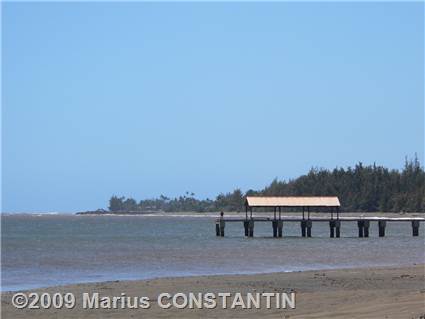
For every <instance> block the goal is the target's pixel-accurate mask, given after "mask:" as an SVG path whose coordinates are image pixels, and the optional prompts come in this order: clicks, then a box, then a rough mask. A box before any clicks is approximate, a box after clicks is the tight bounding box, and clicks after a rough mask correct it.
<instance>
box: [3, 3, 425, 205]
mask: <svg viewBox="0 0 425 319" xmlns="http://www.w3.org/2000/svg"><path fill="white" fill-rule="evenodd" d="M424 121H425V118H424V3H421V2H416V3H413V2H411V3H365V2H363V3H338V2H328V3H307V2H305V3H278V2H274V3H193V2H192V3H190V2H187V3H152V2H145V3H143V2H139V3H121V4H120V3H84V2H78V3H54V2H50V3H49V2H46V3H3V12H2V211H3V212H53V211H56V212H75V211H81V210H91V209H97V208H106V207H107V205H108V200H109V198H110V196H111V195H119V196H128V197H134V198H135V199H137V200H140V199H145V198H152V197H157V196H159V195H161V194H164V195H167V196H172V197H173V196H179V195H181V194H184V193H185V192H186V191H189V192H193V193H195V196H196V197H198V198H206V197H209V198H214V197H215V196H216V195H217V194H219V193H220V192H230V191H232V190H233V189H235V188H237V187H239V188H241V189H242V190H243V191H246V190H248V189H260V188H263V187H264V186H265V185H267V184H268V183H270V182H271V181H272V180H273V179H274V178H278V179H290V178H295V177H297V176H299V175H302V174H304V173H307V172H308V170H309V169H310V168H311V167H323V168H328V169H332V168H334V167H337V166H338V167H347V166H354V165H355V164H356V163H358V162H359V161H361V162H363V163H364V164H373V163H374V162H376V163H377V164H379V165H384V166H387V167H389V168H394V169H400V168H402V167H403V164H404V159H405V157H406V156H408V157H410V158H412V157H413V156H414V155H415V153H417V154H418V157H419V159H420V160H421V162H422V163H423V158H424Z"/></svg>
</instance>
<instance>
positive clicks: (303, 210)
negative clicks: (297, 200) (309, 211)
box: [303, 206, 304, 220]
mask: <svg viewBox="0 0 425 319" xmlns="http://www.w3.org/2000/svg"><path fill="white" fill-rule="evenodd" d="M303 220H304V206H303Z"/></svg>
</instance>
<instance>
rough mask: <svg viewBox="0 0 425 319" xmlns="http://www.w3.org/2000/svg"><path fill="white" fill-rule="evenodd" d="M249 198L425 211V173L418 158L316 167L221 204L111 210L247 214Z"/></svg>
mask: <svg viewBox="0 0 425 319" xmlns="http://www.w3.org/2000/svg"><path fill="white" fill-rule="evenodd" d="M246 195H251V196H255V195H264V196H338V197H339V199H340V201H341V204H342V208H343V210H345V211H364V212H372V211H382V212H401V211H404V212H425V172H424V169H423V167H421V166H420V163H419V161H418V159H417V157H415V158H414V160H407V159H406V161H405V165H404V168H403V170H402V171H398V170H390V169H388V168H385V167H382V166H377V165H375V164H373V165H370V166H364V165H363V164H362V163H358V164H357V165H356V166H355V167H354V168H351V167H348V168H346V169H344V168H335V169H333V170H326V169H318V168H312V169H311V170H310V171H309V172H308V174H306V175H302V176H300V177H298V178H296V179H294V180H289V181H284V180H283V181H279V180H277V179H274V180H273V181H272V182H271V184H270V185H268V186H267V187H265V188H264V189H262V190H259V191H254V190H252V189H250V190H248V191H247V192H246V193H245V194H244V193H243V192H242V191H241V190H240V189H236V190H234V191H233V192H231V193H226V194H219V195H218V196H217V197H216V198H215V200H211V199H204V200H200V199H196V198H195V194H194V193H189V192H186V194H185V195H184V196H180V197H178V198H173V199H170V198H168V197H166V196H163V195H161V196H160V197H159V198H157V199H146V200H141V201H140V202H139V203H137V202H136V201H135V200H134V199H132V198H125V197H117V196H112V197H111V199H110V201H109V210H110V211H114V212H117V211H165V212H186V211H197V212H216V211H221V210H223V211H242V210H244V197H245V196H246Z"/></svg>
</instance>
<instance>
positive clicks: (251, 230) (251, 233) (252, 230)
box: [248, 219, 254, 237]
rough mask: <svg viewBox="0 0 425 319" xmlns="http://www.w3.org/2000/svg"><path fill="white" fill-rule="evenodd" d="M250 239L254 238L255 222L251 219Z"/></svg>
mask: <svg viewBox="0 0 425 319" xmlns="http://www.w3.org/2000/svg"><path fill="white" fill-rule="evenodd" d="M248 229H249V237H254V220H253V219H251V220H250V221H249V223H248Z"/></svg>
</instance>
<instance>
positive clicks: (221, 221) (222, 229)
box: [220, 219, 226, 237]
mask: <svg viewBox="0 0 425 319" xmlns="http://www.w3.org/2000/svg"><path fill="white" fill-rule="evenodd" d="M225 224H226V223H225V222H224V219H220V236H221V237H224V227H225Z"/></svg>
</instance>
